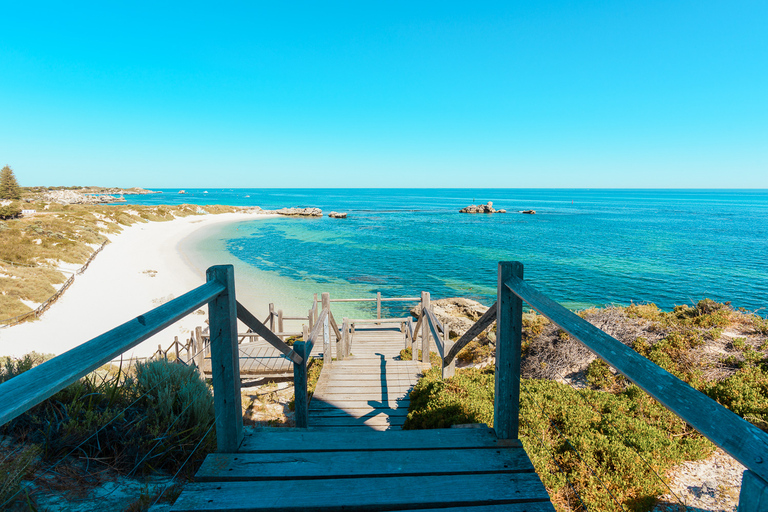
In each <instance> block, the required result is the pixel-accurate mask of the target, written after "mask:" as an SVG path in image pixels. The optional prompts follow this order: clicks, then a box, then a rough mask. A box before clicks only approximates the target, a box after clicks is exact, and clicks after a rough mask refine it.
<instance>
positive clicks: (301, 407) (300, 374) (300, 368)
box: [293, 336, 309, 428]
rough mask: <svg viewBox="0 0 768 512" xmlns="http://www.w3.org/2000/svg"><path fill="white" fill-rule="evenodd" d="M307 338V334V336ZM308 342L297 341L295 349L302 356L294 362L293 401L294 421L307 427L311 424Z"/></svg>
mask: <svg viewBox="0 0 768 512" xmlns="http://www.w3.org/2000/svg"><path fill="white" fill-rule="evenodd" d="M305 339H306V336H305ZM306 348H307V343H306V341H296V342H294V344H293V351H294V352H296V354H297V355H299V356H301V362H300V363H293V397H294V398H293V403H294V408H293V410H294V422H295V423H296V426H297V427H299V428H307V426H308V424H309V398H308V397H307V359H308V356H309V354H307V353H306V352H307V350H306Z"/></svg>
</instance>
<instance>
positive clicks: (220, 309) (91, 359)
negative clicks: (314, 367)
mask: <svg viewBox="0 0 768 512" xmlns="http://www.w3.org/2000/svg"><path fill="white" fill-rule="evenodd" d="M234 279H235V278H234V268H233V267H232V265H219V266H214V267H211V268H209V269H208V271H207V272H206V283H205V284H203V285H201V286H199V287H197V288H195V289H194V290H192V291H190V292H187V293H185V294H184V295H182V296H181V297H178V298H176V299H174V300H172V301H170V302H168V303H166V304H163V305H162V306H160V307H158V308H155V309H153V310H151V311H149V312H147V313H145V314H143V315H140V316H138V317H136V318H134V319H133V320H130V321H128V322H126V323H124V324H122V325H120V326H118V327H116V328H114V329H112V330H111V331H108V332H106V333H104V334H102V335H100V336H97V337H95V338H93V339H91V340H90V341H87V342H85V343H83V344H82V345H79V346H77V347H75V348H73V349H72V350H69V351H68V352H65V353H64V354H61V355H60V356H57V357H55V358H53V359H51V360H49V361H46V362H45V363H43V364H41V365H39V366H36V367H34V368H32V369H31V370H28V371H26V372H24V373H22V374H20V375H18V376H16V377H13V378H12V379H9V380H8V381H6V382H4V383H2V384H0V425H4V424H5V423H7V422H9V421H11V420H12V419H14V418H15V417H17V416H19V415H20V414H23V413H24V412H26V411H27V410H29V409H30V408H31V407H34V406H35V405H37V404H39V403H40V402H42V401H43V400H45V399H46V398H48V397H50V396H52V395H53V394H55V393H56V392H58V391H60V390H62V389H64V388H65V387H67V386H69V385H70V384H72V383H73V382H75V381H77V380H78V379H80V378H82V377H83V376H85V375H87V374H88V373H90V372H92V371H93V370H95V369H97V368H99V367H100V366H102V365H103V364H105V363H107V362H109V361H111V360H113V359H115V358H116V357H117V356H119V355H120V354H122V353H124V352H126V351H127V350H130V349H131V348H133V347H135V346H136V345H138V344H139V343H141V342H142V341H144V340H146V339H147V338H149V337H150V336H152V335H154V334H156V333H158V332H160V331H161V330H163V329H165V328H166V327H168V326H169V325H171V324H173V323H175V322H177V321H178V320H180V319H181V318H183V317H185V316H187V315H188V314H190V313H192V312H194V311H196V310H197V309H198V308H200V307H201V306H204V305H206V304H208V311H209V314H208V317H209V324H210V334H209V336H210V353H211V368H212V377H213V378H212V380H213V390H214V396H213V398H214V409H215V418H216V419H215V424H216V439H217V449H218V451H220V452H235V451H237V449H238V447H239V446H240V443H241V441H242V439H243V416H242V407H241V398H240V366H239V363H238V361H239V351H238V346H237V338H238V335H237V319H238V318H239V319H240V320H241V321H242V322H243V323H245V324H246V325H247V326H248V327H249V328H250V329H251V330H253V331H254V332H257V333H258V334H259V335H261V336H262V337H263V338H264V339H265V340H267V342H268V343H270V344H271V345H272V346H274V347H275V348H277V349H278V350H280V351H281V352H282V353H283V354H284V355H285V356H286V357H288V358H289V359H291V361H293V363H294V368H297V367H298V368H299V369H301V368H303V369H304V375H303V379H304V381H306V360H305V357H304V354H303V353H301V354H299V353H297V352H295V351H294V350H293V349H292V348H291V347H289V346H288V345H286V344H285V343H284V342H283V341H282V340H281V339H280V338H278V337H277V336H276V335H275V334H274V333H272V332H271V331H270V330H269V328H268V327H266V326H265V325H264V324H263V323H262V322H260V321H258V320H257V319H256V318H255V317H254V316H253V315H252V314H251V313H250V312H249V311H248V310H247V309H245V308H244V307H243V306H242V305H241V304H240V303H238V302H237V300H236V299H235V280H234ZM197 335H198V336H196V338H198V340H199V333H197ZM201 349H202V346H201V343H200V344H197V345H196V346H195V347H194V348H193V350H195V353H196V354H198V353H199V352H200V351H201ZM306 355H309V352H307V353H306Z"/></svg>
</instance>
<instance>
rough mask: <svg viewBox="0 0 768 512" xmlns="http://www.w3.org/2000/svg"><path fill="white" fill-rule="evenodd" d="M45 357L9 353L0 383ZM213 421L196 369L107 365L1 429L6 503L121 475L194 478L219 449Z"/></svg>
mask: <svg viewBox="0 0 768 512" xmlns="http://www.w3.org/2000/svg"><path fill="white" fill-rule="evenodd" d="M46 358H47V357H45V356H39V355H37V354H31V355H27V356H25V357H24V358H22V359H18V360H16V359H11V358H4V359H5V360H4V361H2V363H3V364H2V370H0V382H3V381H5V380H8V379H9V378H12V377H13V376H15V375H18V374H20V373H23V372H24V371H26V370H28V369H30V368H31V367H32V366H34V365H36V364H37V363H39V362H41V361H43V360H44V359H46ZM213 421H214V410H213V394H212V390H211V388H210V386H209V385H208V384H206V382H205V381H203V380H202V379H201V378H200V376H199V374H198V372H197V370H196V369H195V368H194V367H190V366H186V365H184V364H182V363H178V362H169V361H167V360H157V361H151V362H148V363H140V364H137V365H135V366H133V367H131V369H130V370H129V371H128V372H125V371H123V370H122V369H121V368H119V367H117V368H116V367H114V366H108V367H105V368H103V369H102V370H99V371H96V372H94V373H92V374H90V375H88V376H86V377H84V378H83V379H81V380H79V381H78V382H76V383H74V384H72V385H71V386H69V387H67V388H65V389H64V390H62V391H60V392H58V393H56V394H55V395H53V396H52V397H51V398H49V399H48V400H45V401H44V402H42V403H41V404H39V405H37V406H35V407H33V408H32V409H30V410H29V411H27V412H26V413H24V414H22V415H21V416H19V417H18V418H16V419H14V420H12V421H11V422H9V423H8V424H6V425H4V426H3V427H2V428H0V434H2V435H3V436H6V437H5V439H6V442H4V443H3V444H2V445H0V460H2V461H3V463H2V464H3V466H2V469H3V471H2V472H0V508H2V509H3V510H10V509H12V508H13V507H17V508H18V509H19V510H36V507H35V506H34V504H35V499H36V498H35V496H36V493H38V492H39V493H43V494H49V493H50V492H51V491H56V492H61V491H67V492H69V493H75V494H76V493H78V492H80V493H82V492H85V491H87V489H89V488H91V487H93V486H94V485H99V484H100V483H102V482H103V481H104V479H105V478H115V477H116V475H126V476H136V475H144V474H148V473H157V472H164V473H166V474H174V473H176V472H178V471H180V470H181V471H182V474H184V475H185V476H191V475H193V474H194V472H195V470H196V468H197V467H198V466H199V464H200V463H201V462H202V459H203V458H204V457H205V455H206V454H207V453H209V452H210V451H212V450H213V449H214V448H215V445H216V437H215V429H213V428H212V426H213ZM7 440H12V442H7ZM22 481H27V482H30V481H32V482H34V484H33V485H31V486H27V485H22ZM139 509H140V508H138V509H136V510H139Z"/></svg>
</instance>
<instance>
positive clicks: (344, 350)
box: [341, 318, 350, 357]
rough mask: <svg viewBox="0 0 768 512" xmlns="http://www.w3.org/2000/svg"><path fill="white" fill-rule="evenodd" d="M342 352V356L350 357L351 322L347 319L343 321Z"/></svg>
mask: <svg viewBox="0 0 768 512" xmlns="http://www.w3.org/2000/svg"><path fill="white" fill-rule="evenodd" d="M341 325H342V327H343V328H342V330H341V351H342V356H343V357H347V356H349V353H350V350H349V320H348V319H347V318H342V319H341Z"/></svg>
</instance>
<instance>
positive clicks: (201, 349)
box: [194, 325, 205, 375]
mask: <svg viewBox="0 0 768 512" xmlns="http://www.w3.org/2000/svg"><path fill="white" fill-rule="evenodd" d="M195 340H196V341H195V356H194V357H195V364H196V365H197V367H198V368H199V369H200V375H202V374H203V359H205V343H203V328H202V327H200V326H199V325H198V326H197V327H195Z"/></svg>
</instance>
